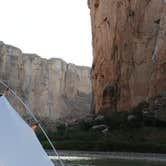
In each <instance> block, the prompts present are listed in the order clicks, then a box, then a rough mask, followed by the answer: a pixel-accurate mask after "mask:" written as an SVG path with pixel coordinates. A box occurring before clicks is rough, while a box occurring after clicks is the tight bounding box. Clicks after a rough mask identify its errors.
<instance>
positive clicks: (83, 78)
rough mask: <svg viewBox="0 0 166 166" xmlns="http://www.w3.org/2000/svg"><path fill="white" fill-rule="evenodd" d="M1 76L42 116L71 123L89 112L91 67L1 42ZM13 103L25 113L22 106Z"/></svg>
mask: <svg viewBox="0 0 166 166" xmlns="http://www.w3.org/2000/svg"><path fill="white" fill-rule="evenodd" d="M0 79H1V80H5V81H6V82H7V83H8V84H9V86H10V87H11V88H12V89H14V90H15V91H16V93H17V94H18V95H19V96H20V97H21V98H22V99H23V101H24V102H25V103H26V104H27V105H28V106H29V107H30V108H31V110H32V111H33V112H34V113H35V115H36V116H37V117H38V118H39V119H42V120H43V119H44V120H48V121H53V122H56V120H58V119H62V120H64V121H69V122H71V121H72V120H74V119H77V118H80V117H84V116H86V115H87V114H88V113H89V112H90V102H91V81H90V68H88V67H80V66H76V65H74V64H67V63H66V62H64V61H63V60H61V59H50V60H47V59H43V58H40V57H39V56H37V55H35V54H24V53H22V51H21V50H20V49H18V48H16V47H13V46H10V45H5V44H4V43H3V42H0ZM11 102H12V103H13V104H14V105H15V106H16V107H17V109H18V111H20V112H22V107H21V105H20V104H18V103H17V102H16V100H14V99H12V100H11Z"/></svg>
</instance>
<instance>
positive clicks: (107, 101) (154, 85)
mask: <svg viewBox="0 0 166 166" xmlns="http://www.w3.org/2000/svg"><path fill="white" fill-rule="evenodd" d="M88 6H89V8H90V13H91V21H92V36H93V56H94V59H93V66H92V86H93V90H94V99H93V100H94V101H95V102H93V103H95V104H94V108H93V109H94V110H95V111H96V113H98V112H100V111H101V112H104V113H105V114H111V111H115V110H117V111H124V110H127V109H129V108H130V107H132V106H135V105H136V104H138V103H139V102H141V101H142V100H146V99H147V98H148V97H153V96H156V95H158V94H159V93H162V92H163V91H165V90H166V1H164V0H89V1H88Z"/></svg>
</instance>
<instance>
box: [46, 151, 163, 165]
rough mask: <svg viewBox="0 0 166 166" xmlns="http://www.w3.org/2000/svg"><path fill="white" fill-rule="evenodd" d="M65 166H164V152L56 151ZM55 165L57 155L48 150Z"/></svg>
mask: <svg viewBox="0 0 166 166" xmlns="http://www.w3.org/2000/svg"><path fill="white" fill-rule="evenodd" d="M58 153H59V154H60V156H61V159H62V160H63V162H64V165H65V166H166V154H155V153H126V152H82V151H58ZM48 154H49V156H50V158H51V159H52V160H53V161H54V162H55V164H56V166H60V165H59V164H58V161H57V157H55V156H53V153H52V152H48Z"/></svg>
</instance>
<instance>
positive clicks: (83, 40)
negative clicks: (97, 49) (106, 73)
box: [0, 0, 92, 66]
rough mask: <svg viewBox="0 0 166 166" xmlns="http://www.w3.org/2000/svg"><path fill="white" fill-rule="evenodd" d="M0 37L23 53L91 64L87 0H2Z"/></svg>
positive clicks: (0, 7)
mask: <svg viewBox="0 0 166 166" xmlns="http://www.w3.org/2000/svg"><path fill="white" fill-rule="evenodd" d="M0 40H1V41H3V42H4V43H6V44H10V45H13V46H16V47H18V48H20V49H21V50H22V52H24V53H36V54H38V55H39V56H41V57H43V58H51V57H55V58H61V59H63V60H65V61H66V62H71V63H74V64H76V65H84V66H91V64H92V48H91V47H92V46H91V24H90V15H89V9H88V6H87V0H0Z"/></svg>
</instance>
